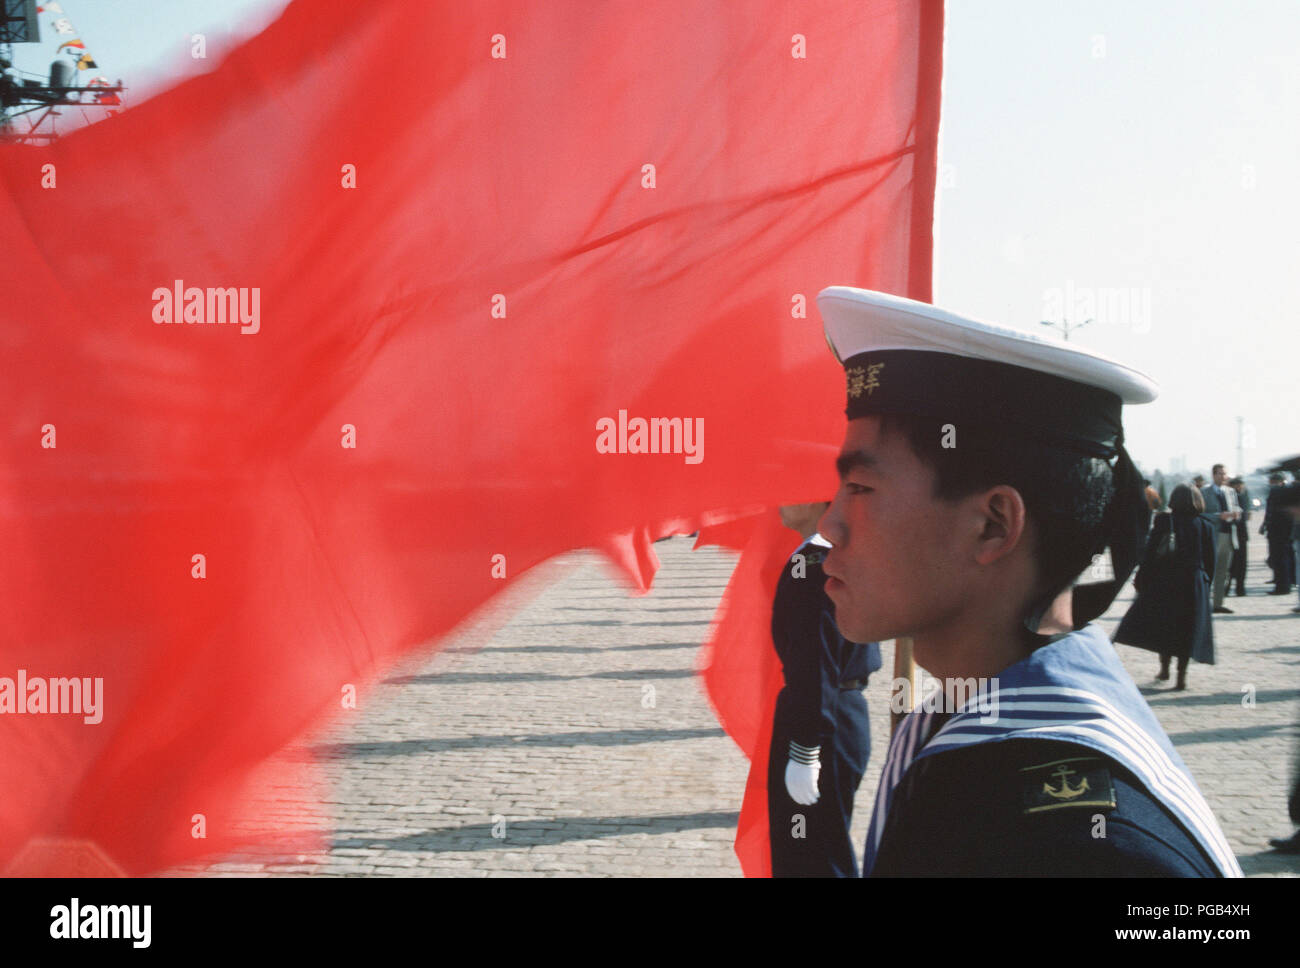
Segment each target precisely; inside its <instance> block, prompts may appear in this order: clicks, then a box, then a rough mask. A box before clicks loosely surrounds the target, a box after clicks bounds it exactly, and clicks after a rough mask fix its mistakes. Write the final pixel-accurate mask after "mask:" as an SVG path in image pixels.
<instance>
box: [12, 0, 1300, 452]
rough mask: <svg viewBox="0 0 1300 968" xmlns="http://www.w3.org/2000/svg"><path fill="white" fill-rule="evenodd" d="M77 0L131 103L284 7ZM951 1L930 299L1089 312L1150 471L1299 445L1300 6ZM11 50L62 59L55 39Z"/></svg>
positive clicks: (26, 59) (199, 65)
mask: <svg viewBox="0 0 1300 968" xmlns="http://www.w3.org/2000/svg"><path fill="white" fill-rule="evenodd" d="M62 3H63V8H64V10H65V11H66V13H67V14H68V16H69V17H70V18H71V20H72V22H73V24H74V25H75V26H76V28H77V30H78V33H79V34H80V35H81V38H82V39H83V40H84V41H85V42H86V45H87V47H88V48H89V49H90V50H91V52H92V53H93V54H94V55H95V56H96V58H97V60H98V62H99V65H100V68H101V71H100V73H103V74H104V75H106V76H107V77H109V78H110V79H116V78H118V77H121V78H122V79H124V80H125V81H126V82H127V84H128V86H129V87H130V88H131V90H130V91H129V92H128V95H127V97H128V105H129V104H130V103H131V100H132V99H134V100H136V101H138V100H139V99H140V98H141V97H142V96H143V95H145V94H147V93H149V92H150V91H153V90H156V89H157V88H158V87H159V86H160V85H161V84H162V83H164V81H165V79H166V78H167V77H169V76H173V77H174V76H176V72H177V71H180V70H184V71H195V70H202V69H205V68H208V67H211V66H215V64H216V63H217V62H218V61H219V52H220V50H221V48H222V47H223V46H224V45H228V44H230V43H233V42H235V41H236V40H238V38H239V37H240V36H244V35H246V34H247V33H248V32H255V31H256V30H257V29H260V27H262V26H264V25H265V24H266V23H269V22H270V21H271V20H273V19H274V18H275V17H276V16H277V15H278V14H279V12H280V11H281V10H282V9H283V8H284V6H285V0H62ZM357 6H358V9H359V11H361V12H362V15H363V12H364V8H365V4H364V3H358V4H357ZM946 19H947V28H946V45H945V46H946V51H945V57H946V62H945V68H944V90H943V108H942V114H943V121H942V129H941V149H940V165H941V169H940V189H939V204H938V217H937V223H936V235H937V242H936V274H935V302H936V303H938V304H940V305H943V306H945V307H947V308H951V309H954V310H957V311H961V312H966V313H970V314H972V315H976V316H979V317H982V318H986V319H989V320H992V321H994V322H999V323H1005V324H1008V325H1012V326H1019V327H1022V328H1027V329H1033V330H1036V331H1038V332H1040V333H1042V334H1047V335H1050V333H1051V332H1052V331H1051V330H1049V329H1048V328H1047V327H1045V326H1041V325H1039V321H1040V320H1042V319H1044V318H1049V317H1051V318H1053V319H1054V320H1057V321H1059V320H1060V319H1061V317H1062V316H1063V315H1064V316H1065V317H1066V318H1071V319H1073V320H1074V321H1076V322H1079V321H1082V315H1088V314H1091V315H1093V316H1094V317H1095V319H1096V321H1095V322H1093V323H1092V324H1091V325H1089V326H1087V327H1084V328H1083V329H1081V330H1079V331H1078V332H1077V333H1075V334H1072V336H1071V339H1072V340H1073V341H1075V342H1077V343H1079V344H1080V345H1082V346H1086V347H1089V348H1091V349H1095V350H1097V351H1099V352H1102V353H1104V354H1106V355H1108V356H1112V357H1115V358H1117V359H1120V360H1122V361H1124V362H1125V363H1128V364H1129V365H1132V366H1135V367H1137V368H1138V369H1141V370H1145V371H1146V372H1148V373H1150V374H1151V375H1152V376H1154V377H1155V378H1156V380H1157V381H1158V382H1159V383H1160V385H1161V387H1162V392H1161V396H1160V399H1159V400H1157V401H1156V402H1155V403H1154V404H1150V405H1147V406H1143V407H1134V408H1130V409H1128V410H1127V411H1126V414H1125V424H1126V428H1127V435H1128V443H1129V450H1130V452H1131V453H1132V454H1133V456H1134V458H1135V459H1136V460H1137V461H1138V462H1139V463H1140V464H1142V466H1143V467H1144V469H1146V470H1148V471H1150V470H1153V469H1155V468H1157V467H1158V468H1161V469H1164V470H1168V469H1169V468H1170V462H1171V459H1172V458H1185V459H1186V461H1187V463H1188V468H1189V470H1193V471H1195V470H1208V469H1209V466H1210V464H1212V463H1215V462H1218V461H1222V462H1224V463H1226V464H1228V465H1229V467H1230V469H1232V470H1234V471H1235V470H1238V468H1236V466H1235V465H1236V460H1237V457H1236V454H1237V449H1236V448H1237V421H1236V418H1237V417H1238V416H1240V417H1243V418H1244V419H1245V428H1246V444H1247V447H1246V449H1245V464H1246V470H1251V469H1253V468H1254V467H1255V466H1256V465H1260V464H1265V463H1268V462H1270V461H1272V460H1274V459H1276V458H1278V457H1282V456H1286V455H1290V454H1295V453H1300V393H1298V392H1297V390H1296V382H1297V366H1298V364H1300V327H1297V326H1296V320H1297V315H1298V312H1297V308H1296V289H1297V286H1298V285H1300V271H1298V270H1300V180H1297V177H1296V175H1295V171H1296V159H1297V158H1298V157H1300V123H1298V122H1297V119H1298V118H1300V55H1298V54H1297V51H1300V4H1297V3H1295V2H1292V0H1271V2H1265V0H1245V2H1236V0H1234V2H1232V3H1229V2H1227V0H1222V2H1217V3H1213V2H1196V0H1161V2H1156V0H1144V2H1142V3H1133V2H1131V0H1089V2H1088V3H1085V4H1066V3H1043V2H1041V0H949V3H948V10H947V18H946ZM42 30H43V35H46V34H47V33H48V32H47V31H46V30H45V27H44V25H43V27H42ZM197 31H204V32H206V33H207V35H208V42H209V52H210V54H215V55H218V56H215V57H213V58H212V59H210V61H209V62H207V63H203V62H195V61H193V60H192V59H191V58H190V56H189V53H190V35H191V34H193V33H194V32H197ZM15 52H16V55H17V56H16V58H15V59H16V61H17V66H19V67H20V68H23V69H27V70H33V71H39V72H41V73H44V72H45V71H46V70H47V69H48V63H49V60H50V52H49V48H48V46H47V44H42V45H41V46H40V48H39V49H36V48H32V47H22V46H20V47H18V48H15ZM844 281H846V280H828V284H829V283H832V282H844ZM1080 314H1082V315H1080Z"/></svg>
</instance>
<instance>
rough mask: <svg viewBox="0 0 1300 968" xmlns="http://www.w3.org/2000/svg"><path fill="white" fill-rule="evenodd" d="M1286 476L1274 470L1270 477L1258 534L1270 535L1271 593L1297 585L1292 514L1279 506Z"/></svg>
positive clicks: (1284, 591)
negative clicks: (1266, 501) (1292, 545)
mask: <svg viewBox="0 0 1300 968" xmlns="http://www.w3.org/2000/svg"><path fill="white" fill-rule="evenodd" d="M1284 480H1285V478H1283V477H1282V475H1281V474H1278V473H1276V472H1275V473H1273V474H1270V475H1269V478H1268V485H1269V487H1268V503H1267V504H1265V505H1264V523H1263V524H1261V525H1260V526H1259V533H1260V534H1262V535H1265V536H1266V537H1267V538H1268V566H1269V568H1271V569H1273V590H1272V591H1271V592H1269V594H1270V595H1290V594H1291V586H1292V585H1293V584H1295V580H1296V578H1295V564H1296V563H1295V551H1294V549H1293V548H1292V547H1291V528H1292V525H1293V523H1294V522H1292V520H1291V516H1290V515H1289V514H1287V512H1286V511H1284V510H1283V509H1282V508H1281V507H1280V506H1279V501H1278V498H1279V496H1280V495H1281V494H1282V493H1283V490H1284V484H1283V482H1284Z"/></svg>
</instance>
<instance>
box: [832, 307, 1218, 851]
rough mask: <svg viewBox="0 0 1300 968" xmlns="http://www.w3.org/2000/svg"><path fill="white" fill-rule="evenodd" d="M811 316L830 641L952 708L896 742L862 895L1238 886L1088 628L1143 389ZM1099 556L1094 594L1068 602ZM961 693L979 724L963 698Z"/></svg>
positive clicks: (853, 313) (1122, 497) (915, 715)
mask: <svg viewBox="0 0 1300 968" xmlns="http://www.w3.org/2000/svg"><path fill="white" fill-rule="evenodd" d="M817 302H818V307H819V309H820V310H821V314H822V317H823V320H824V322H825V330H826V337H827V341H828V342H829V343H830V345H831V348H832V351H833V352H834V353H835V355H836V358H837V359H838V360H839V361H840V362H841V363H842V364H843V366H844V369H845V375H846V378H847V384H848V407H847V410H846V415H847V417H848V425H847V430H846V434H845V439H844V445H843V448H842V451H841V453H840V456H839V459H838V466H839V471H840V479H841V486H840V489H839V491H838V492H837V493H836V495H835V500H834V501H833V502H832V504H831V507H830V508H829V509H828V511H827V513H826V515H825V516H824V517H823V518H822V520H821V522H820V526H819V529H818V530H819V531H820V533H821V534H822V535H823V536H824V537H825V538H826V539H827V540H829V541H830V542H831V544H832V545H833V548H832V550H831V551H830V552H829V554H828V555H827V558H826V560H825V562H824V563H823V567H824V569H825V572H826V574H827V575H828V576H829V577H828V579H827V582H826V591H827V593H828V595H829V596H830V598H831V600H832V601H833V602H834V604H835V620H836V624H837V625H838V626H839V629H840V631H841V632H842V633H843V634H844V636H845V637H846V638H848V639H851V640H855V641H860V642H869V641H874V640H881V639H887V638H897V637H900V636H910V637H911V638H912V640H913V650H914V654H915V657H916V661H917V663H918V664H919V665H921V666H922V667H924V668H925V669H926V670H927V671H929V672H930V673H931V674H933V675H934V676H936V677H938V678H939V679H940V680H942V681H944V682H945V683H946V685H947V690H946V694H947V695H949V696H950V697H954V698H952V700H951V702H950V703H949V704H948V705H947V706H944V705H943V704H942V703H940V704H937V705H936V704H930V703H927V704H926V705H925V707H924V708H921V709H917V710H914V711H913V712H911V713H909V714H908V715H907V716H906V717H905V718H904V720H903V722H902V723H901V724H900V726H899V728H898V729H897V730H896V732H895V734H894V736H893V738H892V740H891V742H890V747H889V753H888V757H887V759H886V762H885V765H884V769H883V774H882V778H881V782H880V787H879V789H878V793H877V796H876V802H875V812H874V814H873V816H872V821H871V828H870V832H869V834H868V839H867V844H866V849H865V853H864V859H863V872H864V873H866V874H871V875H876V876H879V875H888V874H977V875H978V874H983V875H1066V876H1068V875H1079V874H1112V875H1125V874H1134V875H1136V874H1146V875H1153V874H1154V875H1172V876H1240V873H1241V871H1240V868H1239V867H1238V866H1237V862H1236V859H1235V858H1234V856H1233V853H1232V850H1231V848H1230V847H1229V845H1228V844H1227V841H1226V840H1225V838H1224V836H1223V832H1222V831H1221V830H1220V829H1219V825H1218V823H1217V822H1216V820H1215V818H1214V816H1213V814H1212V813H1211V811H1210V809H1209V807H1208V805H1207V804H1206V802H1205V800H1204V798H1203V797H1202V796H1201V793H1200V791H1199V790H1198V789H1197V786H1196V783H1195V781H1194V780H1193V779H1192V777H1191V774H1190V773H1189V772H1188V770H1187V767H1186V766H1185V765H1184V763H1183V762H1182V759H1181V758H1180V757H1179V756H1178V754H1177V752H1176V751H1175V750H1174V748H1173V746H1172V745H1171V744H1170V742H1169V739H1168V737H1167V736H1166V735H1165V733H1164V731H1163V730H1162V729H1161V727H1160V724H1159V723H1158V722H1157V721H1156V719H1155V716H1154V715H1153V714H1152V713H1151V710H1150V709H1149V708H1148V707H1147V705H1146V702H1145V701H1144V700H1143V698H1142V696H1141V694H1140V693H1139V692H1138V690H1137V687H1136V686H1135V685H1134V684H1133V682H1132V680H1131V679H1130V677H1129V676H1128V675H1127V673H1126V672H1125V671H1124V669H1123V667H1122V666H1121V665H1120V663H1119V660H1118V657H1117V656H1116V655H1115V650H1114V648H1113V647H1112V646H1111V644H1110V642H1109V640H1108V639H1107V637H1106V636H1105V634H1104V633H1103V632H1102V631H1101V629H1100V627H1099V626H1097V625H1095V624H1093V619H1095V618H1097V617H1098V616H1099V615H1101V614H1102V613H1103V612H1104V611H1105V610H1106V608H1107V607H1108V606H1109V605H1110V603H1111V601H1112V600H1113V599H1114V597H1115V595H1116V593H1117V592H1118V591H1119V589H1120V587H1121V586H1122V585H1123V583H1124V582H1125V581H1126V580H1127V578H1128V576H1129V574H1130V572H1131V571H1132V569H1133V567H1134V565H1135V563H1136V559H1137V556H1138V554H1139V550H1140V549H1141V547H1142V546H1143V542H1144V540H1145V538H1146V533H1147V523H1148V516H1149V514H1150V511H1149V509H1148V506H1147V502H1146V500H1145V497H1144V493H1143V486H1142V477H1141V475H1140V474H1138V472H1137V470H1136V468H1135V467H1134V466H1133V463H1132V461H1131V460H1130V459H1129V456H1128V453H1127V452H1126V451H1125V449H1124V433H1123V426H1122V423H1121V419H1120V414H1121V407H1122V404H1124V403H1129V404H1138V403H1147V402H1149V401H1151V400H1153V399H1155V396H1156V386H1155V384H1154V383H1153V382H1152V381H1151V379H1150V378H1148V377H1147V376H1145V375H1144V374H1142V373H1139V372H1137V371H1135V370H1133V369H1130V368H1129V367H1126V366H1124V365H1122V364H1119V363H1116V362H1113V361H1111V360H1108V359H1105V358H1103V357H1101V356H1098V355H1096V354H1093V353H1089V352H1087V351H1086V350H1082V349H1079V348H1077V347H1075V346H1072V345H1070V344H1067V343H1058V342H1049V341H1047V340H1043V339H1040V338H1038V337H1036V336H1033V335H1031V334H1028V333H1022V332H1019V331H1016V330H1012V329H1008V328H1005V327H1001V326H994V325H991V324H987V323H982V322H978V321H975V320H971V319H966V318H963V317H960V316H957V315H955V314H952V313H948V312H944V311H942V310H939V309H936V308H935V307H933V306H930V305H926V304H923V303H917V302H913V301H911V300H907V299H900V298H898V297H895V296H889V295H885V294H882V293H875V292H868V291H865V290H860V289H850V288H847V287H838V286H837V287H832V288H830V289H826V290H823V291H822V292H821V293H820V294H819V296H818V298H817ZM1107 549H1109V553H1110V562H1111V566H1112V568H1113V577H1110V578H1108V579H1107V580H1105V581H1101V582H1093V583H1090V584H1076V583H1075V580H1076V578H1078V577H1079V576H1080V575H1081V573H1083V572H1084V571H1085V570H1086V569H1088V570H1091V571H1093V572H1095V571H1096V570H1097V569H1096V568H1092V569H1090V568H1089V566H1090V565H1096V564H1097V563H1098V561H1099V560H1101V559H1100V558H1099V556H1101V555H1102V553H1103V552H1105V551H1106V550H1107ZM972 680H974V682H975V683H978V684H979V687H980V688H979V689H978V692H979V708H976V707H975V705H974V700H972V701H970V702H966V703H964V704H962V703H961V702H960V699H959V698H958V697H959V696H960V695H962V694H970V692H971V691H972V690H971V689H970V684H971V682H972ZM963 683H964V684H966V685H965V686H964V687H963V688H961V689H955V690H954V689H952V688H951V687H952V686H953V685H954V684H963Z"/></svg>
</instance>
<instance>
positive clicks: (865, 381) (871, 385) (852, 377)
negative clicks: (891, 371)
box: [846, 363, 885, 400]
mask: <svg viewBox="0 0 1300 968" xmlns="http://www.w3.org/2000/svg"><path fill="white" fill-rule="evenodd" d="M884 368H885V364H884V363H872V364H871V365H870V366H865V367H863V366H851V367H849V369H848V370H847V371H846V373H847V374H848V378H849V396H850V397H852V398H853V399H854V400H856V399H857V398H858V397H860V396H862V394H863V392H864V391H865V392H866V394H867V396H871V391H872V390H874V389H875V388H876V387H878V386H880V379H879V377H878V375H877V374H879V373H880V371H881V370H883V369H884Z"/></svg>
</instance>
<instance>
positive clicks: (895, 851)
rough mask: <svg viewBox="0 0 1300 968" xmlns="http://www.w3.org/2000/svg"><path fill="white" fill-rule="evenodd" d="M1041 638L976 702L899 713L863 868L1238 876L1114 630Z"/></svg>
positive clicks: (1089, 628) (1094, 628) (1095, 628)
mask: <svg viewBox="0 0 1300 968" xmlns="http://www.w3.org/2000/svg"><path fill="white" fill-rule="evenodd" d="M1043 639H1044V642H1043V644H1042V645H1040V646H1038V647H1037V648H1035V649H1033V650H1032V651H1031V652H1030V654H1029V655H1028V656H1026V657H1025V658H1023V659H1021V660H1020V661H1019V662H1016V663H1013V664H1012V665H1010V666H1008V667H1007V668H1006V669H1003V670H1002V672H1001V673H1000V674H999V675H998V676H997V677H996V678H994V679H991V680H987V681H986V682H985V685H984V686H983V687H981V689H982V691H981V692H980V693H979V695H978V702H976V701H975V700H963V701H960V702H954V705H956V706H957V708H956V710H955V711H954V712H945V711H941V710H940V709H938V708H918V709H914V710H913V711H912V712H910V713H908V714H907V715H906V716H905V717H904V718H903V721H902V722H901V723H900V724H899V726H898V728H897V730H895V732H894V735H893V737H892V738H891V740H890V744H889V755H888V756H887V757H886V760H885V765H884V768H883V769H882V771H881V782H880V787H879V789H878V790H877V793H876V809H875V812H874V813H873V815H872V820H871V829H870V831H869V832H868V834H867V847H866V851H867V852H866V857H865V858H864V861H863V867H864V869H865V870H866V871H867V872H868V873H869V874H870V875H872V876H876V875H900V874H930V875H985V876H1056V877H1078V876H1134V877H1143V876H1148V877H1149V876H1160V877H1240V876H1241V867H1240V865H1239V864H1238V863H1237V859H1236V857H1235V856H1234V855H1233V852H1232V847H1231V845H1230V844H1229V843H1228V841H1227V838H1226V837H1224V835H1223V830H1222V828H1220V826H1219V823H1218V821H1217V820H1216V819H1215V818H1214V813H1213V811H1212V810H1211V809H1210V806H1209V804H1208V803H1206V802H1205V798H1204V796H1203V795H1202V794H1201V792H1200V790H1199V788H1198V787H1197V786H1196V781H1195V780H1194V779H1193V778H1192V775H1191V773H1190V772H1189V771H1188V770H1187V766H1186V764H1185V763H1183V761H1182V757H1180V756H1179V755H1178V752H1177V751H1176V750H1175V749H1174V747H1173V744H1172V743H1171V742H1170V741H1169V737H1168V736H1167V735H1166V734H1165V732H1164V730H1163V729H1162V728H1161V726H1160V723H1159V722H1158V721H1157V720H1156V718H1155V715H1154V713H1152V712H1151V708H1150V707H1149V706H1148V705H1147V704H1146V701H1145V700H1144V699H1143V698H1142V695H1141V693H1139V692H1138V689H1137V686H1135V685H1134V684H1133V680H1132V678H1131V677H1130V676H1129V675H1128V673H1127V672H1125V671H1124V667H1123V666H1122V665H1121V664H1120V661H1119V657H1118V656H1117V655H1116V653H1115V649H1114V646H1113V645H1112V644H1111V642H1110V640H1109V639H1108V638H1107V637H1106V633H1105V632H1104V631H1103V630H1102V629H1101V627H1100V626H1099V625H1097V624H1096V623H1088V624H1087V625H1085V626H1084V627H1083V628H1080V629H1077V630H1075V631H1073V632H1069V633H1063V634H1061V635H1058V636H1054V637H1051V638H1047V637H1043ZM971 682H974V680H971ZM923 706H924V704H923Z"/></svg>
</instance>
